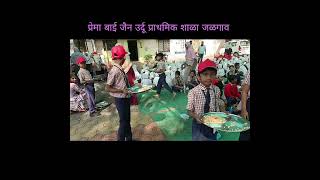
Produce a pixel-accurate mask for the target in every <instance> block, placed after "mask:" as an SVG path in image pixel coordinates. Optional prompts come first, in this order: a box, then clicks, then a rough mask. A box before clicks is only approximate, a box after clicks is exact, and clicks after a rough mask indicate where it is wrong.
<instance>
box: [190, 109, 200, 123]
mask: <svg viewBox="0 0 320 180" xmlns="http://www.w3.org/2000/svg"><path fill="white" fill-rule="evenodd" d="M188 115H189V116H191V117H192V118H194V119H196V120H197V121H198V122H199V123H202V116H199V115H197V114H196V113H194V112H192V111H190V110H188Z"/></svg>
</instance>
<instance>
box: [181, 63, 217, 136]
mask: <svg viewBox="0 0 320 180" xmlns="http://www.w3.org/2000/svg"><path fill="white" fill-rule="evenodd" d="M216 74H217V69H216V64H215V63H214V62H213V61H211V60H209V59H207V60H205V61H203V62H201V63H199V66H198V75H199V81H200V84H199V85H198V86H196V87H194V88H193V89H192V90H191V91H190V92H189V94H188V104H187V110H188V114H189V116H191V117H192V118H193V121H192V140H194V141H202V140H216V133H215V130H214V129H213V128H211V127H208V126H206V125H204V124H203V121H202V117H203V115H204V114H205V113H208V112H220V111H221V110H220V108H221V105H222V104H221V100H220V95H221V93H220V89H219V88H218V87H217V86H215V85H213V84H212V81H213V80H214V79H215V77H216Z"/></svg>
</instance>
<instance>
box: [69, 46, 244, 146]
mask: <svg viewBox="0 0 320 180" xmlns="http://www.w3.org/2000/svg"><path fill="white" fill-rule="evenodd" d="M190 45H191V42H190V44H188V45H186V48H190V47H192V46H190ZM191 51H192V50H189V53H187V54H186V58H187V62H188V61H189V62H188V63H187V67H186V68H187V69H188V70H187V71H184V73H186V72H188V74H187V78H182V77H181V72H180V71H175V72H174V73H175V77H174V78H173V79H172V87H170V86H169V85H168V83H167V81H166V74H165V71H166V67H167V66H166V62H165V58H164V54H162V53H157V54H156V56H155V60H156V65H155V71H154V72H155V73H157V74H158V77H159V79H158V82H157V86H156V90H157V93H156V98H158V99H160V98H161V97H160V94H161V90H162V87H164V88H165V89H167V90H168V91H169V92H171V93H172V97H173V98H174V97H175V96H176V94H177V93H181V92H185V91H186V89H187V91H188V103H187V111H188V114H189V115H190V117H192V119H193V123H192V139H193V140H195V141H198V140H200V141H201V140H216V131H215V130H214V129H213V128H210V127H208V126H205V125H204V124H203V122H202V116H203V114H204V113H207V112H226V113H234V114H241V115H242V116H243V117H245V118H249V114H250V106H249V101H250V90H249V89H250V71H249V68H250V63H249V59H248V58H242V57H241V58H240V57H239V55H238V54H237V53H234V54H233V56H232V58H230V55H227V54H226V55H227V56H228V58H226V57H225V56H217V57H215V58H214V59H213V60H210V59H206V60H203V59H202V58H203V54H204V53H205V48H203V49H201V53H200V54H201V57H200V58H198V57H197V56H194V55H193V54H192V53H194V52H191ZM111 54H112V61H113V65H112V66H111V67H109V68H106V69H108V70H109V71H108V76H107V82H106V90H107V92H108V93H109V94H110V96H112V97H114V99H115V105H116V108H117V110H118V113H119V119H120V125H119V130H118V140H119V141H131V140H132V132H131V126H130V118H131V116H130V114H131V113H130V106H131V105H137V104H138V98H137V97H136V95H134V94H132V92H131V91H130V90H129V88H130V87H132V86H134V85H136V84H137V83H138V85H141V84H140V82H141V81H136V80H137V77H136V75H135V74H136V73H135V71H137V70H136V69H135V70H134V69H133V67H132V64H131V63H130V62H129V63H128V61H126V58H125V57H126V54H127V52H126V51H125V49H124V47H123V46H121V45H116V46H114V47H113V48H112V50H111ZM77 55H78V57H76V59H75V58H74V57H72V58H71V61H75V62H76V63H77V64H78V66H79V70H78V72H77V76H78V79H79V82H80V85H81V86H82V87H83V88H84V90H81V88H79V86H78V85H77V83H76V76H75V73H73V74H71V81H70V110H73V111H81V112H83V111H85V110H86V108H85V99H86V100H87V105H88V107H89V112H90V116H95V115H96V114H98V113H97V112H96V110H95V89H94V82H93V78H92V76H94V74H92V73H91V72H90V71H89V70H87V69H86V62H87V58H86V55H85V56H82V55H80V54H78V52H77ZM187 56H189V57H187ZM87 67H88V66H87ZM74 69H76V68H74ZM74 69H73V70H74ZM89 69H90V68H89ZM74 72H75V71H74ZM140 80H141V79H140ZM242 82H243V83H242ZM242 84H243V88H242V92H241V93H240V92H239V88H238V87H239V86H240V85H242ZM249 138H250V136H249V135H248V133H247V134H246V138H245V139H246V140H247V139H249Z"/></svg>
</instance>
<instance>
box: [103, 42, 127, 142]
mask: <svg viewBox="0 0 320 180" xmlns="http://www.w3.org/2000/svg"><path fill="white" fill-rule="evenodd" d="M111 53H112V60H113V61H114V65H113V66H112V68H111V70H110V72H109V74H108V79H107V86H106V89H107V91H108V92H109V93H110V95H111V96H113V97H114V99H115V104H116V107H117V110H118V113H119V119H120V125H119V129H118V141H132V132H131V125H130V94H131V92H130V91H129V90H128V88H129V87H130V85H129V81H128V78H127V76H126V73H125V72H124V69H123V68H122V65H123V63H124V61H125V56H126V54H127V52H126V51H125V49H124V47H123V46H121V45H118V46H114V47H113V48H112V49H111Z"/></svg>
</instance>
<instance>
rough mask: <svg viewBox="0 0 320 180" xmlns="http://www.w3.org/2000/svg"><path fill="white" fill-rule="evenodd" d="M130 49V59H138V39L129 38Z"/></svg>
mask: <svg viewBox="0 0 320 180" xmlns="http://www.w3.org/2000/svg"><path fill="white" fill-rule="evenodd" d="M128 50H129V52H130V61H138V60H139V58H138V47H137V40H128Z"/></svg>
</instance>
